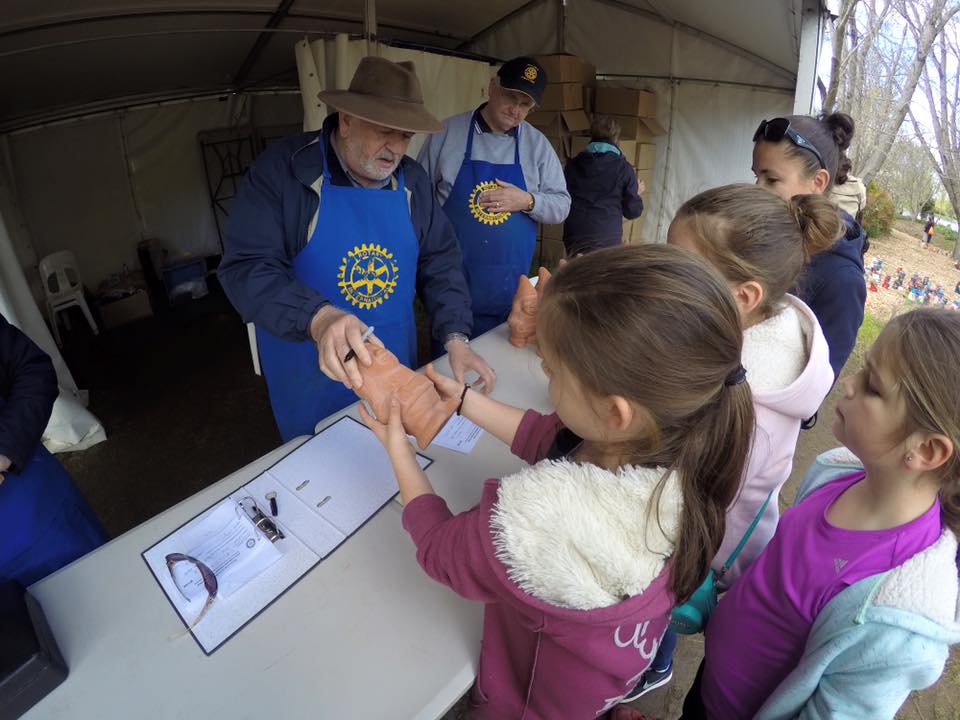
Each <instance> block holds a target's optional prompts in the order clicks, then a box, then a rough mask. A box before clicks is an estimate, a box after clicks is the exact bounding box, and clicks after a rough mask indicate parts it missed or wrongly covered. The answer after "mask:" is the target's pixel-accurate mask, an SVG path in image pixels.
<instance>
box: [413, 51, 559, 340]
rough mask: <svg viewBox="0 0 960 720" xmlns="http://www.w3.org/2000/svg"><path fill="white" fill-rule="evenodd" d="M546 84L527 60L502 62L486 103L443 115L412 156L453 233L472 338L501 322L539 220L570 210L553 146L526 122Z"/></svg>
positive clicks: (526, 268) (536, 65)
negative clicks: (435, 130) (467, 293)
mask: <svg viewBox="0 0 960 720" xmlns="http://www.w3.org/2000/svg"><path fill="white" fill-rule="evenodd" d="M546 84H547V74H546V72H545V71H544V69H543V68H542V67H540V65H539V63H537V62H536V61H535V60H533V59H532V58H528V57H519V58H514V59H513V60H510V61H508V62H506V63H504V64H503V66H502V67H501V68H500V70H499V71H498V72H497V77H495V78H491V79H490V87H489V100H488V101H487V102H485V103H484V104H482V105H481V106H480V107H478V108H477V109H476V110H469V111H468V112H465V113H461V114H460V115H454V116H453V117H450V118H447V119H446V120H444V122H443V131H442V132H439V133H437V134H436V135H431V136H430V137H429V138H428V139H427V142H426V143H424V145H423V148H422V149H421V150H420V154H419V156H418V158H417V159H418V160H419V161H420V163H421V164H422V165H423V167H424V169H426V171H427V174H428V175H429V176H430V182H431V185H432V186H433V189H434V191H435V192H436V196H437V200H438V202H440V203H441V204H442V205H443V210H444V212H445V213H446V214H447V216H448V217H449V218H450V220H451V221H452V222H453V225H454V227H455V228H456V231H457V240H458V241H459V243H460V249H461V251H462V252H463V269H464V274H465V275H466V277H467V283H468V284H469V286H470V295H471V297H472V298H473V333H474V335H480V334H481V333H485V332H486V331H487V330H489V329H491V328H493V327H495V326H497V325H499V324H500V323H502V322H504V321H505V320H506V319H507V315H509V313H510V304H511V303H512V302H513V293H514V291H515V290H516V288H517V277H518V276H520V275H526V274H527V272H529V270H530V262H531V261H532V260H533V251H534V247H535V246H536V241H537V223H546V224H557V223H561V222H563V220H564V218H566V217H567V213H569V212H570V194H569V193H568V192H567V184H566V181H565V180H564V177H563V168H562V167H561V165H560V159H559V158H558V157H557V153H556V151H554V149H553V146H552V145H550V141H549V140H547V138H546V137H545V136H544V135H543V133H541V132H540V131H539V130H537V129H536V128H535V127H533V126H532V125H530V124H529V123H526V122H524V119H525V118H526V117H527V115H528V114H529V113H530V111H531V110H533V109H534V108H535V107H536V105H537V103H539V102H540V97H541V94H542V93H543V89H544V87H545V86H546Z"/></svg>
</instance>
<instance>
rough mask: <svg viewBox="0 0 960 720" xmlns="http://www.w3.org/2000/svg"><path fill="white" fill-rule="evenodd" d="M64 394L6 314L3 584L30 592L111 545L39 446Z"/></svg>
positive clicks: (0, 509) (1, 333)
mask: <svg viewBox="0 0 960 720" xmlns="http://www.w3.org/2000/svg"><path fill="white" fill-rule="evenodd" d="M57 394H58V387H57V375H56V373H55V372H54V369H53V362H52V361H51V360H50V356H49V355H47V354H46V353H45V352H43V350H41V349H40V348H39V347H37V346H36V344H34V342H33V341H32V340H31V339H30V338H28V337H27V336H26V335H24V334H23V333H22V332H21V331H20V330H18V329H17V328H16V327H14V326H13V325H11V324H10V323H9V322H7V320H6V318H4V317H3V316H2V315H0V582H6V581H10V580H15V581H17V582H19V583H20V584H22V585H25V586H26V585H30V584H31V583H34V582H36V581H37V580H39V579H41V578H43V577H45V576H46V575H49V574H50V573H52V572H53V571H54V570H58V569H59V568H61V567H63V566H64V565H67V564H68V563H70V562H73V561H74V560H76V559H77V558H78V557H80V556H81V555H85V554H86V553H88V552H90V551H91V550H93V549H95V548H97V547H99V546H100V545H102V544H103V543H104V541H105V540H106V534H105V533H104V531H103V528H102V527H101V526H100V523H99V521H98V520H97V518H96V516H95V515H94V514H93V511H92V510H91V509H90V506H89V505H87V502H86V500H84V499H83V496H82V495H81V494H80V491H79V490H78V489H77V487H76V485H74V483H73V480H72V479H71V478H70V475H69V474H68V473H67V471H66V469H65V468H64V467H63V465H61V464H60V462H59V461H58V460H57V459H56V458H55V457H54V456H53V455H51V454H50V453H49V452H48V451H47V449H46V448H45V447H44V446H43V444H42V443H41V442H40V439H41V437H42V436H43V430H44V428H45V427H46V426H47V421H48V420H49V419H50V413H51V412H52V410H53V402H54V400H56V399H57Z"/></svg>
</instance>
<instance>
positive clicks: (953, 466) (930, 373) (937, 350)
mask: <svg viewBox="0 0 960 720" xmlns="http://www.w3.org/2000/svg"><path fill="white" fill-rule="evenodd" d="M875 347H876V348H877V350H878V351H879V355H880V358H881V362H883V363H884V366H885V367H888V368H889V370H890V371H891V372H892V374H893V375H894V376H895V377H896V378H897V386H898V390H899V392H900V394H901V396H902V397H903V399H904V402H905V404H906V421H905V427H904V428H903V431H904V438H906V437H907V436H909V435H910V434H911V433H914V432H929V433H939V434H942V435H945V436H946V437H947V438H949V439H950V442H952V443H953V454H952V455H951V456H950V458H949V459H948V460H947V462H945V463H944V464H943V465H942V466H940V467H939V468H937V470H936V473H937V476H938V477H939V479H940V507H941V514H942V517H943V523H944V525H946V526H947V527H949V528H950V529H951V530H953V532H954V533H957V534H958V535H960V314H958V313H955V312H950V311H949V310H944V309H942V308H919V309H917V310H913V311H912V312H908V313H904V314H903V315H898V316H897V317H895V318H893V319H892V320H891V321H890V322H889V323H887V326H886V327H885V328H884V329H883V332H881V333H880V337H879V338H877V343H876V346H875Z"/></svg>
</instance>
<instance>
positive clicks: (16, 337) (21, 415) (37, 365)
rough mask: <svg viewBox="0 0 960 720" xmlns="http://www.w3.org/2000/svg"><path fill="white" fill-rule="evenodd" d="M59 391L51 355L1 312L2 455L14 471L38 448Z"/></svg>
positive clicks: (20, 467) (17, 470)
mask: <svg viewBox="0 0 960 720" xmlns="http://www.w3.org/2000/svg"><path fill="white" fill-rule="evenodd" d="M59 392H60V390H59V388H58V387H57V373H56V372H55V371H54V369H53V362H52V361H51V360H50V356H49V355H47V354H46V353H45V352H44V351H43V350H41V349H40V348H39V347H37V345H36V344H35V343H34V342H33V340H31V339H30V338H28V337H27V336H26V335H24V334H23V333H22V332H20V330H18V329H17V328H16V327H14V326H13V325H11V324H10V323H8V322H7V320H6V318H4V317H3V315H0V455H6V456H7V457H8V458H10V462H11V463H12V465H11V467H10V469H11V471H13V472H16V473H19V472H20V471H21V470H23V466H24V465H25V464H26V462H27V460H29V459H30V457H31V456H32V455H33V451H34V450H36V449H37V445H38V444H39V443H40V438H41V437H42V436H43V430H44V428H45V427H46V426H47V421H49V420H50V413H51V412H52V411H53V401H54V400H56V399H57V395H58V394H59ZM0 533H2V530H0Z"/></svg>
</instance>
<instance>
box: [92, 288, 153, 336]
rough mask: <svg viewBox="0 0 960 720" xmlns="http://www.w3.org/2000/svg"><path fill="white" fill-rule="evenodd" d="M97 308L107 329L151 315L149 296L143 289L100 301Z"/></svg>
mask: <svg viewBox="0 0 960 720" xmlns="http://www.w3.org/2000/svg"><path fill="white" fill-rule="evenodd" d="M99 309H100V321H101V322H102V323H103V327H104V328H105V329H107V330H109V329H110V328H115V327H117V326H119V325H124V324H126V323H128V322H132V321H134V320H139V319H140V318H145V317H151V316H152V315H153V310H152V309H151V307H150V298H149V297H148V296H147V293H146V291H145V290H137V292H135V293H133V294H132V295H128V296H127V297H125V298H121V299H120V300H114V301H113V302H101V303H99Z"/></svg>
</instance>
